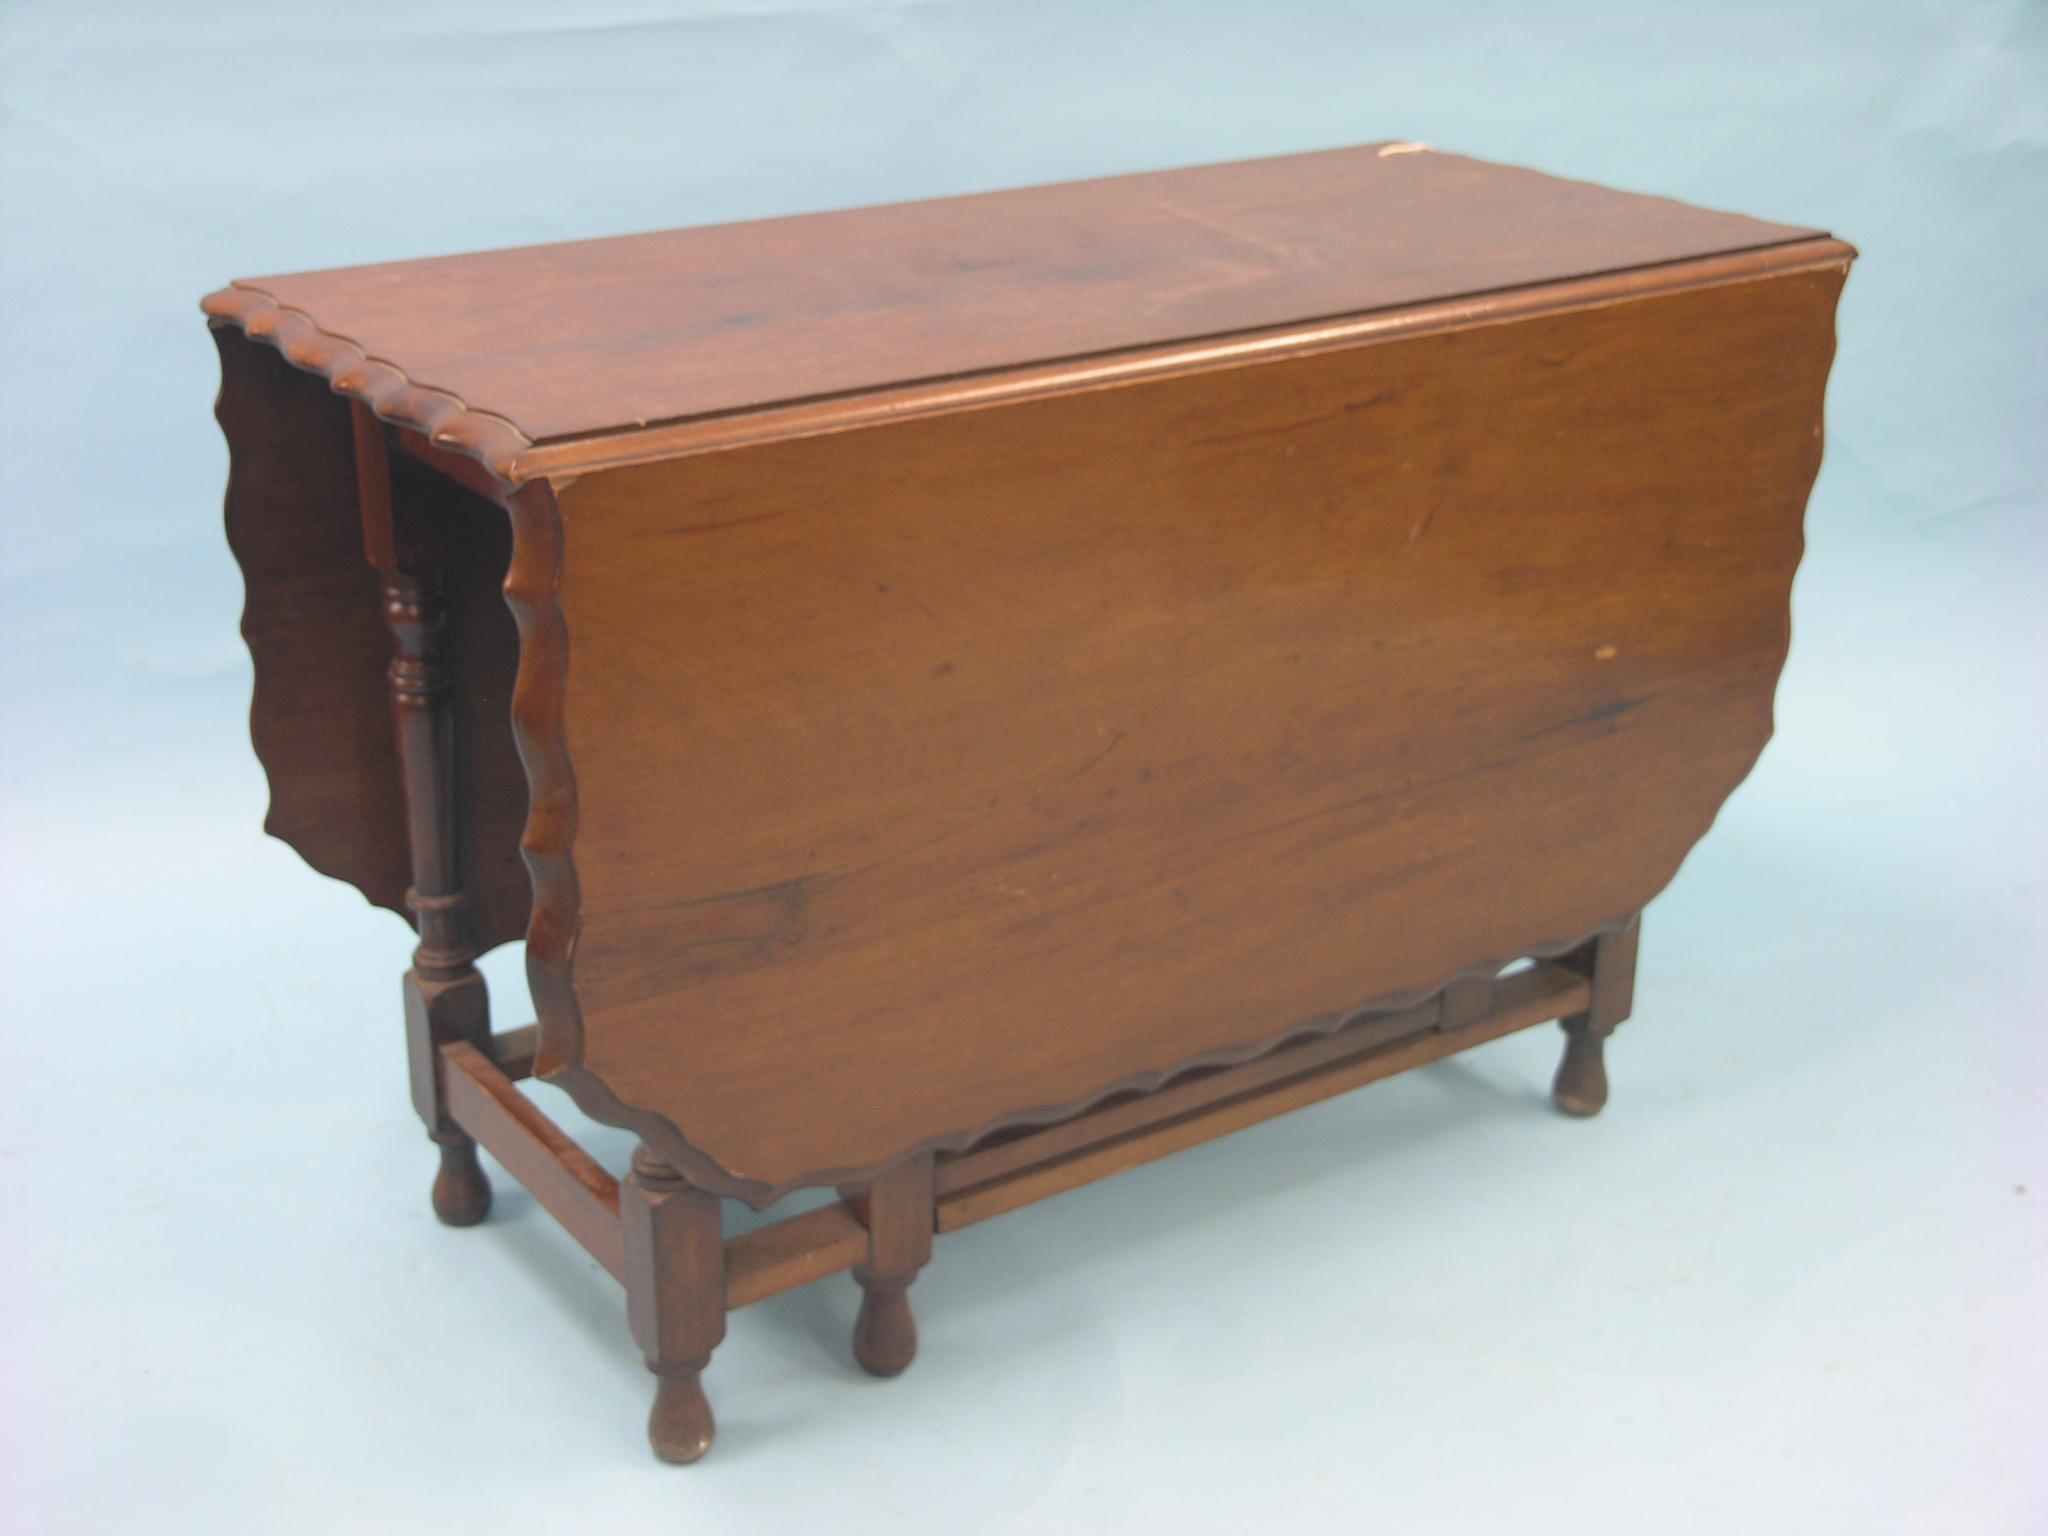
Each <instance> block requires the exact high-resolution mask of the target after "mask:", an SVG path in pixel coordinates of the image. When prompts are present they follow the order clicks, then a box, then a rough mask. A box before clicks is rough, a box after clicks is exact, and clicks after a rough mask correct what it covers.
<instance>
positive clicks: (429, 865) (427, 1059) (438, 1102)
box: [353, 401, 491, 1227]
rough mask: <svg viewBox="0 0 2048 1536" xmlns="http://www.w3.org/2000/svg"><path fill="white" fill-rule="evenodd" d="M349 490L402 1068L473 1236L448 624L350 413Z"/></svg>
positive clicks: (378, 439)
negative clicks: (398, 787)
mask: <svg viewBox="0 0 2048 1536" xmlns="http://www.w3.org/2000/svg"><path fill="white" fill-rule="evenodd" d="M353 414H354V424H355V444H356V491H357V498H358V500H359V502H360V504H361V509H362V517H363V552H364V554H365V556H366V557H367V558H368V559H369V562H370V564H371V565H372V566H374V567H375V568H376V570H377V572H378V575H379V576H380V578H381V579H382V581H383V588H384V622H385V625H386V626H387V627H388V628H389V629H390V631H391V638H392V643H393V647H394V649H393V654H392V657H391V668H390V674H389V682H390V692H391V723H392V734H393V738H394V740H395V741H396V743H397V746H398V763H399V772H400V774H401V776H402V779H403V783H404V786H405V819H406V841H407V844H408V847H409V850H410V855H411V862H412V884H411V886H410V888H409V889H408V890H407V891H406V893H405V899H406V905H407V906H409V907H410V908H411V909H412V913H413V922H414V926H415V927H416V928H417V929H418V930H419V946H418V948H416V949H415V950H414V951H413V955H412V969H411V970H409V971H407V972H406V974H405V1035H406V1061H407V1064H408V1066H409V1067H410V1069H411V1077H412V1102H413V1107H414V1108H415V1109H417V1110H418V1111H419V1114H420V1119H421V1120H423V1121H425V1122H426V1127H427V1134H428V1135H429V1136H430V1137H432V1138H433V1140H434V1141H435V1143H436V1144H438V1145H439V1147H440V1148H441V1170H440V1173H439V1175H438V1176H437V1177H436V1178H435V1180H434V1214H435V1215H437V1216H439V1217H440V1218H441V1220H443V1221H445V1222H446V1223H448V1225H450V1226H452V1227H470V1226H475V1225H476V1224H477V1223H478V1222H480V1221H482V1220H483V1219H484V1217H485V1216H486V1215H487V1214H488V1213H489V1211H490V1208H491V1186H490V1184H489V1182H488V1181H486V1180H485V1178H484V1172H483V1168H482V1167H481V1166H480V1165H479V1164H478V1162H477V1157H476V1143H475V1142H474V1141H472V1140H471V1139H470V1138H469V1137H468V1136H467V1135H465V1134H464V1132H463V1130H462V1128H461V1127H460V1126H458V1125H457V1124H456V1123H455V1121H454V1119H453V1118H452V1117H451V1116H450V1115H449V1113H448V1103H447V1094H446V1092H445V1089H444V1085H443V1081H442V1072H441V1047H442V1046H444V1045H447V1044H450V1043H452V1042H454V1041H457V1040H467V1041H469V1042H470V1043H471V1044H473V1045H475V1046H477V1047H479V1048H484V1047H485V1046H487V1044H488V1042H489V1040H490V1034H491V1007H490V997H489V994H488V993H487V992H486V991H485V988H484V979H483V977H482V976H481V975H479V974H478V972H477V969H476V966H475V964H474V961H475V960H476V948H475V946H474V944H472V942H471V941H470V938H469V933H468V924H467V922H466V921H465V908H466V907H467V906H468V900H469V898H468V893H467V892H466V891H465V890H464V889H463V885H462V877H461V871H460V870H459V869H458V867H457V864H456V854H455V848H456V843H455V817H456V785H455V713H454V702H453V697H452V689H451V687H450V683H449V678H448V668H447V664H446V662H445V660H444V658H443V654H442V647H441V631H442V626H443V624H444V623H445V614H444V612H443V609H442V603H441V582H440V574H439V572H438V570H436V569H434V562H433V561H432V560H431V558H430V557H428V556H427V555H426V554H425V553H424V552H423V551H422V550H419V549H407V548H404V547H403V546H402V544H401V541H400V539H399V536H398V529H397V525H396V519H395V518H394V516H393V511H392V505H391V467H390V460H389V453H388V449H387V446H386V443H385V439H384V426H383V423H382V422H380V421H378V420H377V418H376V417H375V416H373V415H372V414H371V413H370V410H369V408H368V407H367V406H365V405H363V404H362V403H361V402H360V401H357V402H355V404H354V413H353Z"/></svg>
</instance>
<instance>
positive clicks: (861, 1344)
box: [853, 1285, 917, 1376]
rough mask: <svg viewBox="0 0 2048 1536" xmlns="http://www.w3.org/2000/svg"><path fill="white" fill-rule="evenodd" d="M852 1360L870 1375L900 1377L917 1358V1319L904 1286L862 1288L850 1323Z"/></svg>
mask: <svg viewBox="0 0 2048 1536" xmlns="http://www.w3.org/2000/svg"><path fill="white" fill-rule="evenodd" d="M853 1358H854V1359H856V1360H858V1361H859V1362H860V1368H861V1369H862V1370H864V1371H866V1372H867V1373H868V1374H869V1375H870V1376H900V1375H902V1374H903V1372H904V1371H905V1370H907V1369H909V1366H910V1362H911V1361H912V1360H915V1359H916V1358H917V1319H916V1318H914V1317H912V1316H911V1315H910V1296H909V1294H908V1292H907V1290H906V1288H905V1287H904V1286H900V1285H869V1286H864V1287H862V1290H861V1298H860V1316H859V1317H858V1318H856V1319H855V1320H854V1324H853Z"/></svg>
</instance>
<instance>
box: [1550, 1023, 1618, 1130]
mask: <svg viewBox="0 0 2048 1536" xmlns="http://www.w3.org/2000/svg"><path fill="white" fill-rule="evenodd" d="M1606 1044H1607V1040H1606V1037H1605V1036H1604V1035H1596V1034H1593V1033H1592V1032H1591V1031H1589V1030H1580V1029H1568V1030H1566V1031H1565V1036H1564V1060H1563V1061H1561V1062H1560V1063H1558V1068H1557V1081H1556V1082H1555V1083H1553V1084H1552V1085H1551V1089H1550V1096H1551V1097H1552V1098H1553V1099H1554V1100H1556V1101H1557V1107H1558V1108H1559V1109H1561V1110H1563V1111H1564V1112H1565V1113H1566V1114H1568V1115H1578V1116H1581V1117H1583V1116H1586V1115H1597V1114H1599V1113H1600V1111H1601V1109H1602V1108H1603V1107H1604V1106H1605V1105H1606V1103H1607V1063H1606V1060H1605V1051H1604V1047H1605V1046H1606Z"/></svg>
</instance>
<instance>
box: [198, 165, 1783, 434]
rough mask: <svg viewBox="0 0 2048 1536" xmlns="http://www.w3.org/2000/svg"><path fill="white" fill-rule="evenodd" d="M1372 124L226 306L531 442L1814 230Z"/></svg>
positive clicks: (267, 293)
mask: <svg viewBox="0 0 2048 1536" xmlns="http://www.w3.org/2000/svg"><path fill="white" fill-rule="evenodd" d="M1393 148H1396V146H1389V145H1385V144H1367V145H1360V146H1357V147H1354V148H1347V149H1336V150H1326V151H1322V152H1318V153H1314V154H1306V155H1287V156H1281V157H1278V158H1275V159H1269V160H1251V161H1240V162H1235V163H1231V164H1225V165H1211V166H1199V167H1195V168H1192V169H1185V170H1173V171H1164V172H1153V173H1149V174H1145V175H1139V176H1123V177H1110V178H1106V179H1103V180H1098V181H1082V182H1067V183H1063V184H1060V185H1056V186H1047V187H1032V188H1025V189H1021V190H1012V191H1006V192H1000V193H994V194H989V195H986V196H981V197H963V198H947V199H942V200H939V201H935V202H924V203H904V204H897V205H894V206H892V207H886V208H861V209H853V210H849V211H846V212H840V213H826V214H811V215H806V216H804V217H801V218H793V219H769V220H763V221H759V222H755V223H747V224H728V225H723V226H717V227H713V228H706V229H680V230H667V231H663V232H661V233H659V234H650V235H637V236H631V237H628V238H625V239H612V240H599V241H585V242H581V243H578V244H572V245H556V246H536V247H532V248H529V249H526V250H517V251H487V252H483V253H480V254H477V255H469V256H447V257H437V258H434V259H432V260H428V261H413V262H402V263H397V264H394V265H389V266H375V267H352V268H346V269H343V270H340V271H332V272H303V273H296V274H291V275H288V276H278V277H262V278H250V279H244V280H243V281H242V282H239V283H237V284H236V285H235V288H236V293H235V295H234V296H223V297H222V299H221V300H220V304H221V307H222V308H224V309H225V308H227V307H228V306H231V305H235V304H239V305H241V306H243V309H242V313H243V314H245V315H248V316H249V317H251V318H255V317H257V316H262V315H267V314H270V313H271V310H270V309H269V308H268V307H267V306H272V305H274V306H277V307H278V308H279V311H280V313H279V314H278V316H277V318H275V319H271V320H268V321H267V322H266V323H268V324H270V325H272V326H277V325H284V326H287V327H289V325H290V321H291V317H292V316H293V315H294V314H296V315H301V316H308V317H311V318H312V319H313V321H314V322H315V323H316V324H317V325H318V327H319V328H320V329H321V330H322V331H324V332H325V333H326V334H327V335H328V336H329V337H331V338H335V340H334V341H333V342H332V343H331V344H330V345H332V346H334V347H337V348H340V349H341V350H338V351H336V352H335V354H334V355H333V356H332V357H330V358H329V359H328V360H327V365H328V366H329V367H331V368H333V369H334V371H336V372H337V373H343V372H350V371H354V372H355V373H356V378H355V379H354V380H352V382H358V383H359V384H360V386H361V387H363V388H365V389H366V390H368V389H374V388H375V387H376V386H377V384H378V383H379V382H381V381H380V380H379V379H378V378H377V377H376V376H375V375H376V370H378V369H379V368H383V369H389V370H392V373H393V375H394V377H393V378H392V379H391V380H390V381H389V387H390V388H391V389H392V390H393V392H394V393H395V392H396V391H397V390H398V389H400V388H403V389H407V390H410V391H412V392H413V393H414V394H415V395H419V394H424V395H425V396H426V397H427V398H426V399H424V400H418V401H415V400H407V401H404V402H403V403H402V405H401V409H404V410H407V412H408V414H411V413H417V414H418V415H419V418H420V420H421V421H422V423H425V422H426V421H428V420H429V419H432V418H433V417H434V416H435V414H436V413H438V417H439V419H434V420H433V429H434V430H438V431H440V432H442V433H443V434H447V433H451V432H453V433H457V434H465V433H467V434H474V435H475V436H476V437H478V438H482V439H486V440H487V439H488V437H489V436H490V435H491V434H492V433H493V432H494V431H495V432H497V433H509V434H512V435H513V436H515V437H516V438H517V439H518V440H520V441H523V442H534V443H539V442H551V441H556V440H559V439H563V438H573V437H581V436H588V435H591V434H598V433H611V432H616V431H618V430H619V429H621V428H622V427H629V426H639V425H646V424H649V423H656V422H665V421H676V420H686V419H689V418H693V417H700V416H704V415H709V414H716V413H722V412H728V411H735V410H743V409H753V408H758V407H760V406H764V405H770V404H774V403H777V402H782V401H789V400H800V399H808V398H812V397H816V396H826V395H843V394H850V393H854V392H857V391H864V390H873V389H878V388H883V387H887V386H892V385H899V384H902V383H904V382H906V381H909V380H915V379H928V378H939V377H954V376H959V375H963V374H973V373H981V372H985V371H989V370H994V369H1002V368H1010V367H1015V366H1016V365H1018V364H1020V363H1030V362H1039V361H1043V360H1045V359H1047V358H1058V357H1073V356H1081V355H1086V354H1094V353H1101V352H1108V351H1116V350H1122V349H1126V348H1132V347H1141V346H1146V345H1151V344H1156V343H1161V342H1183V341H1185V340H1187V339H1188V338H1191V337H1204V336H1217V335H1223V334H1227V333H1230V332H1238V331H1248V330H1255V329H1259V328H1261V327H1266V326H1274V325H1286V324H1294V323H1298V322H1301V321H1304V320H1311V319H1318V318H1322V317H1325V316H1331V315H1343V314H1355V313H1360V312H1363V311H1367V310H1376V309H1386V308H1391V307H1393V306H1396V305H1403V304H1414V303H1418V302H1422V301H1426V300H1433V299H1440V298H1442V297H1444V296H1446V295H1449V294H1462V293H1485V292H1491V291H1493V290H1496V289H1502V288H1508V287H1513V286H1517V285H1523V284H1529V283H1540V282H1547V281H1552V280H1555V279H1559V278H1571V277H1579V276H1583V275H1585V274H1588V273H1598V272H1611V271H1619V270H1624V269H1628V268H1633V267H1646V266H1654V265H1657V264H1660V263H1664V262H1669V261H1677V260H1683V259H1691V258H1697V257H1701V256H1709V255H1714V254H1717V253H1721V252H1727V251H1738V250H1748V249H1755V248H1759V247H1765V246H1773V245H1780V244H1784V243H1787V242H1791V241H1799V240H1806V239H1811V238H1812V237H1813V235H1814V231H1812V230H1807V229H1797V228H1792V227H1789V226H1786V225H1782V224H1766V223H1763V222H1761V221H1758V220H1755V219H1749V218H1743V217H1741V216H1739V215H1735V214H1726V213H1714V212H1709V211H1707V210H1704V209H1699V208H1691V207H1687V206H1686V205H1685V204H1682V203H1674V202H1669V201H1666V200H1665V199H1662V198H1647V197H1640V196H1632V195H1629V194H1626V193H1619V192H1614V191H1611V190H1609V189H1607V188H1605V187H1596V186H1591V185H1588V184H1586V183H1584V182H1573V181H1564V180H1560V179H1559V178H1557V177H1553V176H1544V175H1539V174H1537V173H1535V172H1532V171H1522V170H1515V169H1511V168H1508V167H1503V166H1497V165H1488V164H1485V163H1483V162H1480V161H1476V160H1468V159H1465V158H1463V157H1462V156H1458V155H1449V154H1441V153H1436V152H1422V153H1388V151H1389V150H1390V149H1393ZM307 344H310V340H309V342H308V343H307ZM369 360H375V361H369ZM365 375H367V377H365ZM451 402H452V404H451ZM456 407H461V408H462V409H463V410H465V411H466V412H467V413H468V416H469V417H470V419H468V420H460V421H458V420H457V419H456V418H455V416H454V414H453V413H454V411H455V409H456ZM401 419H402V418H401ZM509 441H510V439H509V438H508V443H509ZM497 451H498V452H500V453H502V452H504V451H505V449H504V447H499V448H498V450H497Z"/></svg>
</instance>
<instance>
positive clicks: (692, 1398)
mask: <svg viewBox="0 0 2048 1536" xmlns="http://www.w3.org/2000/svg"><path fill="white" fill-rule="evenodd" d="M619 1222H620V1227H621V1232H622V1235H623V1237H624V1239H625V1256H626V1317H627V1321H628V1322H629V1323H630V1324H631V1325H632V1329H633V1340H634V1342H635V1343H637V1344H638V1345H639V1346H640V1352H641V1353H642V1354H643V1355H645V1356H646V1358H647V1368H648V1369H649V1370H650V1371H652V1372H654V1374H655V1377H656V1381H657V1385H656V1387H655V1393H654V1409H653V1412H652V1413H650V1414H649V1415H648V1419H647V1439H648V1442H649V1444H651V1445H652V1446H653V1447H654V1454H655V1455H657V1456H659V1457H660V1458H661V1459H662V1460H663V1461H674V1462H688V1461H695V1460H696V1459H697V1458H698V1457H700V1456H702V1455H703V1454H704V1453H705V1452H706V1451H708V1450H710V1449H711V1439H712V1435H713V1434H714V1433H715V1431H716V1427H717V1426H716V1424H715V1423H714V1421H713V1420H712V1417H711V1402H710V1400H709V1399H708V1398H706V1397H705V1395H704V1384H703V1381H702V1379H701V1377H702V1373H703V1370H704V1367H705V1366H707V1365H709V1364H710V1363H711V1352H712V1350H714V1349H716V1348H717V1347H718V1342H719V1340H721V1339H723V1338H724V1337H725V1236H724V1231H723V1228H722V1225H721V1223H720V1220H719V1203H718V1197H717V1196H716V1195H712V1194H708V1193H706V1192H705V1191H704V1190H701V1189H698V1188H697V1187H696V1186H695V1185H693V1184H691V1183H689V1182H688V1181H687V1180H685V1179H684V1178H683V1177H682V1175H681V1174H679V1173H677V1172H676V1171H675V1169H673V1168H671V1167H670V1166H669V1165H668V1164H666V1163H664V1162H662V1161H661V1160H660V1159H659V1158H657V1157H655V1156H654V1154H653V1153H651V1152H649V1151H648V1150H647V1149H646V1148H645V1147H641V1148H640V1149H638V1150H637V1151H636V1152H635V1153H634V1154H633V1172H632V1174H631V1175H630V1176H629V1177H628V1178H627V1180H626V1182H625V1183H624V1184H623V1185H621V1186H620V1189H619Z"/></svg>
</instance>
